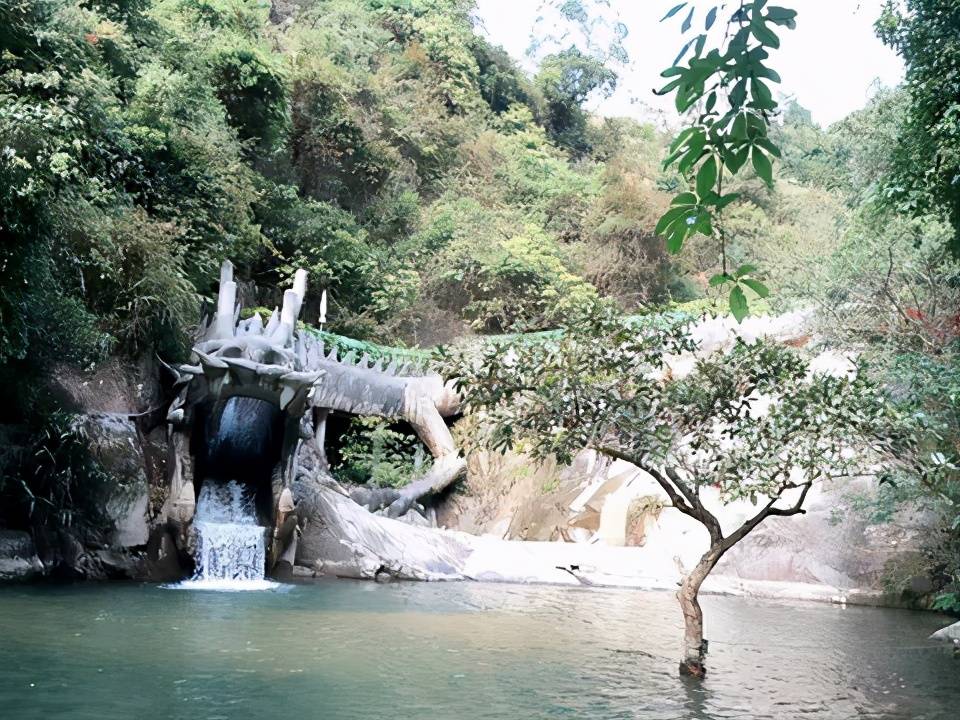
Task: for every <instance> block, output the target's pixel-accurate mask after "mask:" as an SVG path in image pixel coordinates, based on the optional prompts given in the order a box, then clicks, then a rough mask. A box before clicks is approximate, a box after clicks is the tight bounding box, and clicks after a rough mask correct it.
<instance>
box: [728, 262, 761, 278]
mask: <svg viewBox="0 0 960 720" xmlns="http://www.w3.org/2000/svg"><path fill="white" fill-rule="evenodd" d="M756 271H757V268H756V266H755V265H751V264H750V263H744V264H743V265H741V266H740V267H738V268H737V269H736V271H735V272H734V273H733V276H734V277H738V278H739V277H743V276H744V275H749V274H750V273H753V272H756Z"/></svg>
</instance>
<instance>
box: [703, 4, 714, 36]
mask: <svg viewBox="0 0 960 720" xmlns="http://www.w3.org/2000/svg"><path fill="white" fill-rule="evenodd" d="M716 20H717V8H716V7H712V8H710V12H708V13H707V21H706V23H704V25H705V26H706V29H707V30H709V29H710V28H712V27H713V23H714V22H716Z"/></svg>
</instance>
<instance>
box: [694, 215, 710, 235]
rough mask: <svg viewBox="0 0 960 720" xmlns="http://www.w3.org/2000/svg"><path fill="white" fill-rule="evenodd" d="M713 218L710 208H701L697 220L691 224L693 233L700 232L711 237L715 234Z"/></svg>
mask: <svg viewBox="0 0 960 720" xmlns="http://www.w3.org/2000/svg"><path fill="white" fill-rule="evenodd" d="M712 221H713V218H712V217H711V215H710V212H709V211H708V210H701V211H700V213H699V214H698V215H697V219H696V221H695V222H694V223H693V225H692V226H690V231H691V232H692V233H694V232H698V233H700V234H701V235H706V236H707V237H711V236H712V235H713V224H712Z"/></svg>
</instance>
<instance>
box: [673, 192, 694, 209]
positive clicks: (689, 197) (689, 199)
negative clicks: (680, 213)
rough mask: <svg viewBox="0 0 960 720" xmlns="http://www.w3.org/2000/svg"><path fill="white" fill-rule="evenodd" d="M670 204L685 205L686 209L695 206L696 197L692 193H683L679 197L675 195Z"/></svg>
mask: <svg viewBox="0 0 960 720" xmlns="http://www.w3.org/2000/svg"><path fill="white" fill-rule="evenodd" d="M670 204H671V205H686V206H688V207H689V206H690V205H696V204H697V196H696V195H694V194H693V193H692V192H683V193H680V194H679V195H677V196H676V197H675V198H674V199H673V200H671V201H670Z"/></svg>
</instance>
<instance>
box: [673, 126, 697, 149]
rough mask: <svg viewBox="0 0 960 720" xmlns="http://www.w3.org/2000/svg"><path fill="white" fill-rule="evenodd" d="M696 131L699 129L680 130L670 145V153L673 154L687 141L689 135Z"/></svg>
mask: <svg viewBox="0 0 960 720" xmlns="http://www.w3.org/2000/svg"><path fill="white" fill-rule="evenodd" d="M697 130H699V128H696V127H688V128H686V129H684V130H681V131H680V132H679V133H678V134H677V136H676V137H675V138H674V139H673V142H672V143H670V152H673V151H674V150H676V149H677V148H679V147H680V146H681V145H683V143H685V142H686V141H687V139H688V138H689V137H690V136H691V135H693V134H694V133H695V132H696V131H697Z"/></svg>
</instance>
